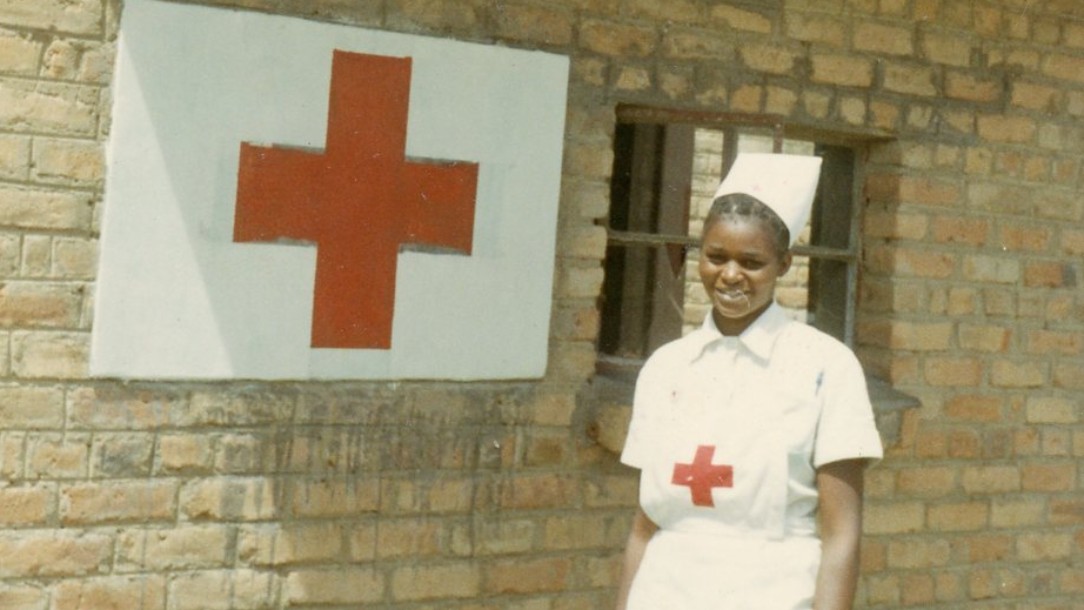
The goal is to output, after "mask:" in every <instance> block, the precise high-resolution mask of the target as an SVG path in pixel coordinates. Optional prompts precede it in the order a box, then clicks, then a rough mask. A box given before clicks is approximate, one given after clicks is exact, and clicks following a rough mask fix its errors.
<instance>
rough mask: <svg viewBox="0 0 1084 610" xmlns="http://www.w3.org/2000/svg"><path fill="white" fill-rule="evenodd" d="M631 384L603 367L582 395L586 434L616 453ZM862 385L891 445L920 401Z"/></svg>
mask: <svg viewBox="0 0 1084 610" xmlns="http://www.w3.org/2000/svg"><path fill="white" fill-rule="evenodd" d="M635 385H636V382H635V377H631V378H630V376H629V375H628V372H627V370H622V371H620V372H618V373H617V374H613V375H611V374H608V372H605V371H604V372H600V374H599V375H596V376H595V377H594V379H592V380H591V382H590V385H589V387H588V388H587V389H586V390H585V391H584V393H583V395H582V398H583V399H584V400H585V401H587V402H588V404H589V405H591V407H590V408H591V415H590V417H589V419H588V425H587V435H588V436H589V437H590V438H592V439H593V440H594V441H595V442H597V443H598V444H599V445H600V446H602V447H603V448H605V449H607V450H609V451H611V452H613V453H616V454H618V455H620V454H621V449H622V447H624V446H625V434H626V433H627V432H628V428H629V419H630V417H631V416H632V394H633V390H634V388H635ZM866 385H867V386H868V388H869V395H870V401H871V402H872V403H873V416H874V418H875V419H876V421H877V430H878V432H880V434H881V442H882V443H883V444H884V445H885V447H889V446H892V445H894V444H895V443H896V442H897V441H898V440H899V437H900V428H901V427H902V425H903V414H904V412H906V411H907V410H908V409H914V408H917V407H919V406H921V403H920V402H919V400H918V399H917V398H915V397H913V396H910V395H909V394H905V393H903V392H900V391H899V390H896V389H894V388H893V387H892V386H890V385H889V384H888V383H887V382H885V381H883V380H881V379H878V378H876V377H872V376H869V375H867V376H866Z"/></svg>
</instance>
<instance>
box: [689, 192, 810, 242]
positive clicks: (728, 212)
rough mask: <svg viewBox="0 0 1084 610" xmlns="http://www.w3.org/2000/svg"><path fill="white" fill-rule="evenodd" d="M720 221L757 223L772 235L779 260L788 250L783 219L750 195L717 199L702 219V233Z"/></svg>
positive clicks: (785, 224) (732, 195) (742, 194)
mask: <svg viewBox="0 0 1084 610" xmlns="http://www.w3.org/2000/svg"><path fill="white" fill-rule="evenodd" d="M720 220H744V221H750V220H755V221H758V222H760V223H761V224H762V225H763V226H764V227H766V228H767V229H768V230H769V232H770V233H771V234H772V239H773V241H774V242H775V253H776V255H778V256H779V258H783V257H784V256H785V255H786V253H787V251H788V250H790V230H789V229H787V223H785V222H783V219H782V218H780V217H779V215H778V214H776V213H775V212H774V211H772V209H771V208H769V207H768V206H767V205H766V204H765V203H764V202H762V201H761V200H759V199H757V198H756V197H753V196H752V195H747V194H745V193H729V194H726V195H721V196H719V197H717V198H716V199H715V201H713V202H712V204H711V209H710V210H709V211H708V215H707V217H706V218H705V219H704V232H705V233H706V232H707V229H708V227H710V226H711V225H712V223H715V222H718V221H720Z"/></svg>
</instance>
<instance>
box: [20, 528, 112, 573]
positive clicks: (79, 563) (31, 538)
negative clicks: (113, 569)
mask: <svg viewBox="0 0 1084 610" xmlns="http://www.w3.org/2000/svg"><path fill="white" fill-rule="evenodd" d="M112 547H113V541H112V537H111V536H109V535H106V534H100V533H86V532H74V531H65V530H59V531H49V530H9V531H8V532H6V533H4V534H2V535H0V557H5V558H7V559H8V562H6V565H5V568H4V573H5V576H6V577H7V578H31V577H32V578H42V577H71V576H87V575H94V574H102V573H104V572H105V571H106V570H107V569H108V564H109V562H110V561H111V558H112V557H111V556H112ZM12 558H17V559H18V561H10V560H11V559H12Z"/></svg>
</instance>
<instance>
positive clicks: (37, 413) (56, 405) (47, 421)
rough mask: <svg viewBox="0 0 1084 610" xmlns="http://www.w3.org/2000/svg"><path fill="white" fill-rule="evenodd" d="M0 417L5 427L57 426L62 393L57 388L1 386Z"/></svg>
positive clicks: (62, 410)
mask: <svg viewBox="0 0 1084 610" xmlns="http://www.w3.org/2000/svg"><path fill="white" fill-rule="evenodd" d="M0 420H2V421H3V422H4V429H6V430H18V429H36V428H60V427H61V426H62V422H63V421H64V394H63V390H62V389H61V388H58V387H34V386H16V385H6V386H0Z"/></svg>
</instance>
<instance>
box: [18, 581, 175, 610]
mask: <svg viewBox="0 0 1084 610" xmlns="http://www.w3.org/2000/svg"><path fill="white" fill-rule="evenodd" d="M0 601H2V594H0ZM4 607H5V608H9V606H6V605H5V606H4ZM50 607H51V608H53V609H54V610H102V609H106V608H110V609H111V608H140V609H141V610H142V609H145V610H164V609H165V607H166V579H165V577H164V576H161V575H154V574H141V575H138V576H103V577H96V578H88V579H71V580H65V581H61V582H60V583H58V584H57V586H56V589H55V593H54V599H53V605H52V606H50Z"/></svg>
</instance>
